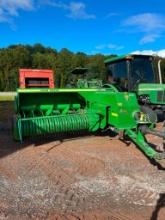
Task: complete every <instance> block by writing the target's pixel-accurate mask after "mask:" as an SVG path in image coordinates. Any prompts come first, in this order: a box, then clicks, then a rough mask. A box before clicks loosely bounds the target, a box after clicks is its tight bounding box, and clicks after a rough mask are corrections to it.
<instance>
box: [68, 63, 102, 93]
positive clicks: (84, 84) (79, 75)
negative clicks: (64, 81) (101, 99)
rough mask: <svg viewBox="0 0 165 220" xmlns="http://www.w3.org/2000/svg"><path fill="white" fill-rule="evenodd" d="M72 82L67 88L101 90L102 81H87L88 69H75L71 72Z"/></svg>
mask: <svg viewBox="0 0 165 220" xmlns="http://www.w3.org/2000/svg"><path fill="white" fill-rule="evenodd" d="M71 73H72V74H73V80H72V81H71V83H70V84H69V85H67V87H77V88H81V89H83V88H85V89H86V88H92V89H95V88H101V87H102V80H99V79H88V73H89V69H88V68H83V67H77V68H75V69H73V70H72V72H71Z"/></svg>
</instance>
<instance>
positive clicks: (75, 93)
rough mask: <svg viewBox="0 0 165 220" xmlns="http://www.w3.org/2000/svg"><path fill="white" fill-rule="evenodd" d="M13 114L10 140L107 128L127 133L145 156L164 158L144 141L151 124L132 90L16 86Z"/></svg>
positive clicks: (162, 154)
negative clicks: (17, 87) (12, 135)
mask: <svg viewBox="0 0 165 220" xmlns="http://www.w3.org/2000/svg"><path fill="white" fill-rule="evenodd" d="M15 113H16V114H15V116H14V126H13V128H14V130H13V133H14V139H15V140H18V141H21V142H22V141H23V140H24V139H26V138H28V137H32V136H37V135H41V136H45V135H47V134H53V135H54V136H61V137H62V136H65V135H70V136H72V135H75V134H76V135H81V134H83V133H93V132H96V131H98V130H104V129H107V128H110V129H112V130H115V131H116V132H117V133H123V138H124V136H128V137H129V138H130V139H131V140H132V141H133V142H135V143H136V144H137V145H138V146H139V147H140V148H141V150H142V151H143V152H144V153H145V154H146V155H147V156H149V157H151V158H155V159H163V158H164V157H165V154H164V152H163V153H158V152H156V151H155V150H154V149H152V148H151V147H150V146H149V145H148V144H147V143H146V140H145V137H144V135H143V133H145V132H146V131H147V132H150V131H151V129H150V128H151V127H153V125H152V123H151V122H150V119H149V117H148V115H146V114H144V113H142V112H141V111H140V108H139V105H138V103H137V98H136V96H135V94H133V93H124V92H123V93H122V92H115V91H113V89H104V88H100V89H37V88H36V89H18V91H17V96H16V100H15ZM144 127H145V128H147V129H144ZM142 128H143V129H142ZM152 132H154V131H153V130H152ZM160 135H162V136H163V134H162V133H161V134H160Z"/></svg>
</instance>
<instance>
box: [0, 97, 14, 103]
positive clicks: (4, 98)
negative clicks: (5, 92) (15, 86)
mask: <svg viewBox="0 0 165 220" xmlns="http://www.w3.org/2000/svg"><path fill="white" fill-rule="evenodd" d="M1 101H3V102H5V101H14V96H0V102H1Z"/></svg>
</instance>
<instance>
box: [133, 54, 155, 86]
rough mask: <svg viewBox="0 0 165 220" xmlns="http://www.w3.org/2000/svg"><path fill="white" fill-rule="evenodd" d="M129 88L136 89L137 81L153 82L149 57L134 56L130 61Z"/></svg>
mask: <svg viewBox="0 0 165 220" xmlns="http://www.w3.org/2000/svg"><path fill="white" fill-rule="evenodd" d="M130 62H131V75H130V80H131V85H132V88H131V90H136V89H137V86H138V84H139V83H154V73H153V67H152V60H151V59H150V58H149V57H145V58H138V57H136V58H134V59H132V60H131V61H130Z"/></svg>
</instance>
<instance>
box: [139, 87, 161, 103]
mask: <svg viewBox="0 0 165 220" xmlns="http://www.w3.org/2000/svg"><path fill="white" fill-rule="evenodd" d="M138 95H139V96H140V95H148V96H149V98H150V102H151V103H152V104H160V105H163V104H165V84H139V86H138Z"/></svg>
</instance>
